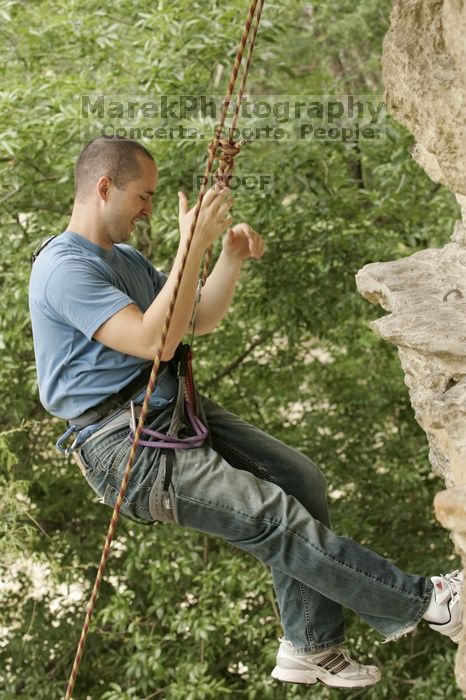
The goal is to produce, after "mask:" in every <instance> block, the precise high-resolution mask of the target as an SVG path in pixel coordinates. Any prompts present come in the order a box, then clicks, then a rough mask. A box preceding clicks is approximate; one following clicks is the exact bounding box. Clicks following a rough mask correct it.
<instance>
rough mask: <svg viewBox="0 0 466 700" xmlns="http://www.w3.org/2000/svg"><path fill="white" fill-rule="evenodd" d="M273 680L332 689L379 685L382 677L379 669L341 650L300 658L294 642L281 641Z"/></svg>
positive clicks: (337, 647) (339, 648)
mask: <svg viewBox="0 0 466 700" xmlns="http://www.w3.org/2000/svg"><path fill="white" fill-rule="evenodd" d="M272 678H276V679H277V680H278V681H284V682H287V683H306V684H308V685H313V684H314V683H318V682H319V681H320V682H321V683H323V684H324V685H327V686H329V687H330V688H364V687H366V686H369V685H374V683H377V681H379V680H380V678H381V673H380V669H379V668H377V666H363V665H361V664H358V663H356V661H353V660H352V659H351V658H350V656H349V655H348V652H347V651H346V650H345V649H342V648H341V647H340V646H335V647H330V648H329V649H325V650H324V651H318V652H315V653H309V654H304V655H298V654H296V652H295V650H294V648H293V645H292V644H291V642H288V641H287V640H286V639H281V640H280V648H279V650H278V654H277V665H276V666H275V668H274V669H273V671H272Z"/></svg>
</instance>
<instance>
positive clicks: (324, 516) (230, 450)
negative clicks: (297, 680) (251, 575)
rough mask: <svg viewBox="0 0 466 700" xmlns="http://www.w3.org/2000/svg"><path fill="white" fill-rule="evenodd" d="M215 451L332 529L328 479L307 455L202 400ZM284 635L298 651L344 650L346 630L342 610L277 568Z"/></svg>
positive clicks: (276, 584) (204, 399) (274, 573)
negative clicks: (340, 646) (341, 647)
mask: <svg viewBox="0 0 466 700" xmlns="http://www.w3.org/2000/svg"><path fill="white" fill-rule="evenodd" d="M203 408H204V410H205V414H206V418H207V421H208V424H209V430H210V434H211V438H212V446H213V448H214V450H216V451H217V452H219V453H220V454H221V455H222V457H224V459H225V460H226V461H227V462H228V463H229V464H230V465H231V466H232V467H235V468H236V469H244V470H246V471H249V472H251V473H252V474H255V475H256V476H259V477H260V478H262V479H266V480H267V481H270V482H272V483H274V484H277V485H278V486H280V487H281V488H282V489H283V491H284V492H285V493H287V494H289V495H291V496H294V497H295V498H297V499H298V500H299V502H300V503H301V504H302V505H303V506H304V507H305V508H306V510H307V511H308V512H309V513H310V514H311V515H312V516H313V517H314V518H316V519H317V520H319V521H320V522H321V523H323V524H324V525H326V526H327V527H331V524H330V515H329V511H328V505H327V497H326V483H325V478H324V476H323V475H322V473H321V471H320V470H319V469H318V468H317V467H316V465H315V464H314V463H313V462H312V461H311V460H310V459H308V458H307V457H306V456H305V455H303V454H302V453H301V452H298V451H297V450H294V449H293V448H291V447H288V446H287V445H285V444H283V443H282V442H280V441H278V440H276V439H275V438H273V437H271V436H270V435H267V434H266V433H264V432H263V431H261V430H258V429H257V428H255V427H253V426H252V425H250V424H249V423H246V422H245V421H243V420H241V419H240V418H238V417H237V416H235V415H234V414H232V413H229V412H228V411H226V410H225V409H224V408H222V407H221V406H219V405H218V404H216V403H215V402H214V401H211V400H210V399H207V398H205V397H203ZM272 578H273V582H274V588H275V591H276V594H277V599H278V604H279V607H280V613H281V618H282V625H283V632H284V635H285V637H286V639H287V640H288V641H290V642H291V643H292V644H293V646H294V647H295V649H296V650H297V651H303V652H305V651H314V650H317V649H325V648H327V647H331V646H334V645H335V644H339V643H341V642H342V641H343V639H344V632H345V624H344V617H343V611H342V608H341V605H339V604H338V603H336V602H335V601H333V600H330V599H329V598H327V597H326V596H323V595H322V594H321V593H319V592H318V591H316V590H314V589H313V588H310V587H309V586H306V585H305V584H303V583H302V582H301V581H297V580H296V579H294V578H292V577H291V576H289V575H288V574H287V573H284V572H283V571H280V570H279V569H277V568H276V567H272Z"/></svg>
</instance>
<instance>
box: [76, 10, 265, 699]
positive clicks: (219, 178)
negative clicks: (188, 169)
mask: <svg viewBox="0 0 466 700" xmlns="http://www.w3.org/2000/svg"><path fill="white" fill-rule="evenodd" d="M264 2H265V0H252V2H251V5H250V7H249V11H248V16H247V19H246V23H245V26H244V30H243V34H242V36H241V40H240V43H239V46H238V50H237V53H236V57H235V62H234V65H233V68H232V72H231V76H230V80H229V83H228V88H227V92H226V96H225V100H224V102H223V105H222V109H221V114H220V120H219V122H218V123H217V124H216V127H215V132H214V139H213V141H212V142H211V143H210V144H209V147H208V152H209V157H208V160H207V164H206V167H205V172H204V176H203V179H202V184H201V188H200V190H199V194H198V198H197V203H196V209H195V211H194V217H193V221H192V223H191V228H190V231H189V235H188V238H187V240H186V245H185V250H184V251H183V256H182V260H181V266H180V269H179V272H178V275H177V280H176V284H175V288H174V290H173V295H172V298H171V300H170V303H169V307H168V311H167V315H166V318H165V322H164V326H163V329H162V334H161V337H160V343H159V346H158V348H157V352H156V355H155V358H154V363H153V365H152V371H151V375H150V378H149V383H148V385H147V390H146V394H145V397H144V401H143V404H142V408H141V413H140V415H139V420H138V424H137V427H136V430H135V432H134V439H133V442H132V446H131V451H130V454H129V457H128V462H127V464H126V467H125V472H124V474H123V478H122V481H121V485H120V490H119V493H118V497H117V500H116V503H115V507H114V509H113V513H112V517H111V519H110V524H109V527H108V531H107V535H106V538H105V543H104V547H103V550H102V555H101V559H100V563H99V568H98V571H97V575H96V578H95V582H94V587H93V589H92V593H91V597H90V599H89V602H88V605H87V610H86V617H85V619H84V623H83V627H82V631H81V636H80V639H79V642H78V647H77V650H76V655H75V658H74V662H73V667H72V669H71V674H70V678H69V681H68V687H67V689H66V695H65V700H71V698H72V693H73V689H74V685H75V682H76V677H77V675H78V671H79V667H80V664H81V660H82V655H83V650H84V646H85V644H86V640H87V636H88V633H89V627H90V623H91V619H92V615H93V613H94V610H95V606H96V602H97V597H98V595H99V589H100V585H101V582H102V579H103V576H104V572H105V567H106V564H107V560H108V557H109V554H110V547H111V543H112V540H113V537H114V534H115V530H116V526H117V523H118V520H119V517H120V511H121V506H122V503H123V499H124V496H125V493H126V489H127V486H128V482H129V477H130V474H131V470H132V468H133V464H134V461H135V457H136V451H137V449H138V446H139V444H140V440H141V433H142V430H143V428H144V423H145V420H146V416H147V412H148V408H149V401H150V398H151V396H152V393H153V391H154V388H155V382H156V379H157V374H158V371H159V368H160V364H161V361H162V354H163V350H164V348H165V343H166V339H167V335H168V331H169V328H170V323H171V320H172V316H173V311H174V308H175V304H176V300H177V298H178V293H179V289H180V286H181V281H182V278H183V273H184V270H185V267H186V262H187V258H188V254H189V250H190V248H191V243H192V240H193V237H194V232H195V229H196V224H197V220H198V217H199V211H200V208H201V205H202V200H203V199H204V194H205V191H206V185H207V183H208V180H209V175H210V173H211V171H212V166H213V162H214V160H215V159H216V158H218V160H219V168H218V171H217V173H216V175H215V179H216V182H217V183H219V185H220V186H227V185H228V183H229V181H230V178H231V174H232V171H233V165H234V158H235V156H236V155H237V153H238V152H239V150H240V148H241V145H242V144H241V145H238V144H236V143H235V142H234V141H233V138H232V136H233V133H234V129H235V127H236V123H237V119H238V114H239V108H240V105H241V99H242V96H243V92H244V87H245V84H246V79H247V75H248V71H249V66H250V63H251V59H252V52H253V48H254V42H255V38H256V35H257V30H258V28H259V22H260V18H261V15H262V9H263V6H264ZM253 22H254V26H253V29H252V32H251V26H252V25H253ZM250 33H251V37H250ZM248 38H250V42H249V52H248V56H247V59H246V63H245V65H244V69H243V74H242V79H241V83H240V88H239V91H238V98H237V101H236V105H235V111H234V115H233V121H232V125H231V128H230V134H229V139H227V140H225V139H222V132H223V127H224V124H225V119H226V115H227V111H228V107H229V105H230V101H231V96H232V94H233V89H234V87H235V84H236V79H237V76H238V71H239V68H240V66H241V63H242V59H243V54H244V50H245V47H246V44H247V42H248ZM219 148H220V151H221V153H220V154H218V149H219ZM211 248H212V247H211V246H210V247H209V249H208V251H207V252H206V256H205V260H204V268H203V274H202V283H203V284H204V283H205V280H206V278H207V274H208V270H209V265H210V259H211V255H212V251H211Z"/></svg>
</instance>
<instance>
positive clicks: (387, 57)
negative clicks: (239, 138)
mask: <svg viewBox="0 0 466 700" xmlns="http://www.w3.org/2000/svg"><path fill="white" fill-rule="evenodd" d="M390 20H391V24H390V28H389V31H388V32H387V34H386V37H385V40H384V46H383V56H382V68H383V82H384V85H385V88H386V101H387V107H388V110H389V112H391V114H392V115H393V116H394V117H395V118H396V119H397V120H398V121H399V122H400V123H402V124H403V125H404V126H406V127H407V128H408V129H409V131H410V132H411V133H412V134H413V135H414V137H415V141H416V143H415V146H414V148H413V152H412V153H413V157H414V158H415V159H416V161H417V162H418V163H419V164H420V165H421V167H423V168H424V170H425V171H426V172H427V174H428V175H429V176H430V177H431V179H432V180H434V181H435V182H439V183H442V184H444V185H446V186H447V187H449V188H450V189H451V190H452V191H453V192H455V193H456V198H457V200H458V203H459V205H460V207H461V211H462V218H463V222H457V223H456V226H455V230H454V232H453V235H452V237H451V242H450V243H448V244H447V245H446V246H444V247H443V248H441V249H428V250H423V251H420V252H418V253H415V254H414V255H411V256H410V257H409V258H405V259H403V260H395V261H392V262H384V263H372V264H370V265H366V266H365V267H364V268H363V269H362V270H360V271H359V272H358V274H357V275H356V284H357V287H358V290H359V291H360V293H361V294H362V295H363V296H364V297H365V298H366V299H368V300H369V301H371V302H373V303H378V304H380V305H381V306H382V308H383V309H384V310H385V311H387V312H388V313H387V315H385V316H383V317H382V318H379V319H378V320H377V321H373V322H372V324H371V327H372V328H373V329H374V331H375V332H376V333H378V334H379V335H380V336H381V337H382V338H385V339H386V340H388V341H389V342H391V343H393V344H394V345H396V346H397V347H398V354H399V357H400V361H401V365H402V368H403V370H404V373H405V382H406V385H407V387H408V389H409V395H410V400H411V403H412V405H413V408H414V412H415V417H416V419H417V421H418V422H419V424H420V425H421V426H422V428H423V429H424V430H425V432H426V435H427V439H428V442H429V447H430V452H429V459H430V462H431V464H432V468H433V470H434V471H435V472H436V473H438V474H439V475H441V476H442V477H443V478H444V479H445V482H446V484H447V486H448V487H449V488H447V490H446V491H442V492H441V493H440V494H437V497H436V499H435V509H436V514H437V517H438V519H439V520H440V522H441V523H442V524H443V525H444V526H445V527H446V528H448V529H450V530H452V533H453V540H454V542H455V546H456V550H457V552H458V554H460V555H461V557H462V562H463V568H465V567H466V226H465V223H466V0H395V3H394V7H393V10H392V14H391V18H390ZM463 600H465V602H466V591H464V592H463ZM455 674H456V680H457V683H458V685H459V687H460V688H461V689H462V690H463V692H465V697H466V627H465V631H464V632H463V639H462V641H461V643H460V646H459V650H458V654H457V657H456V665H455Z"/></svg>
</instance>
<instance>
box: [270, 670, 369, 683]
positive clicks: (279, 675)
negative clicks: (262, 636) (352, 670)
mask: <svg viewBox="0 0 466 700" xmlns="http://www.w3.org/2000/svg"><path fill="white" fill-rule="evenodd" d="M270 675H271V676H272V678H275V680H277V681H282V682H283V683H300V684H302V685H315V684H316V683H322V684H323V685H326V686H328V687H329V688H368V687H369V686H371V685H375V684H376V683H378V682H379V680H380V678H381V675H379V676H378V677H377V678H368V679H366V680H360V681H351V680H345V679H344V678H336V677H334V676H331V675H330V674H328V675H326V674H322V677H321V678H319V677H318V676H317V675H316V674H315V673H313V671H298V670H296V671H292V670H289V669H286V668H280V666H275V668H274V669H273V671H272V673H271V674H270ZM319 676H320V674H319Z"/></svg>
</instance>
